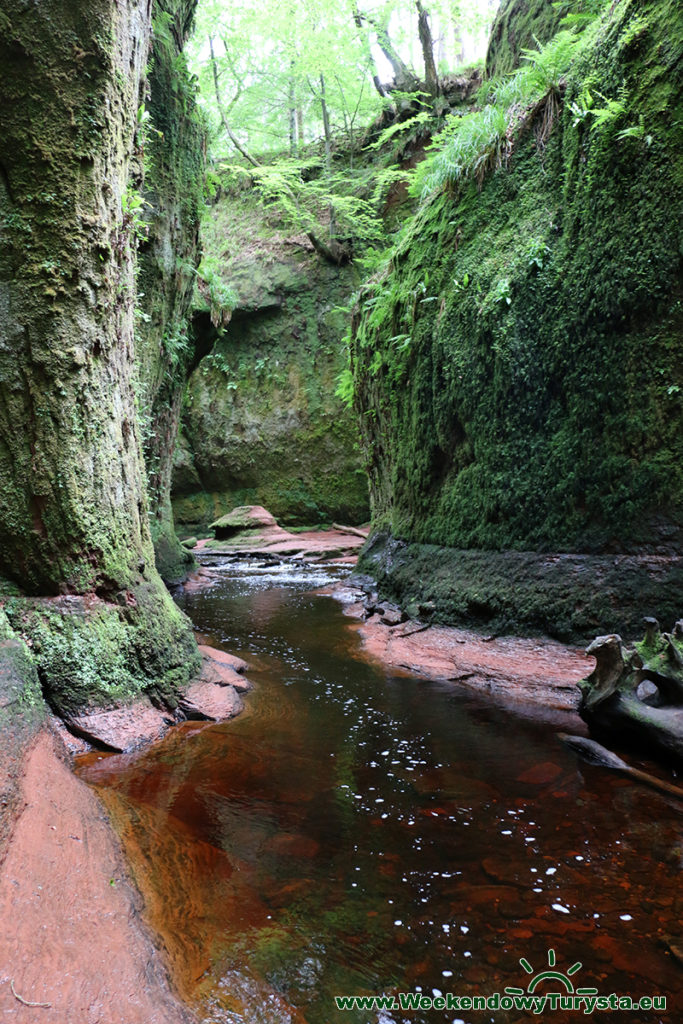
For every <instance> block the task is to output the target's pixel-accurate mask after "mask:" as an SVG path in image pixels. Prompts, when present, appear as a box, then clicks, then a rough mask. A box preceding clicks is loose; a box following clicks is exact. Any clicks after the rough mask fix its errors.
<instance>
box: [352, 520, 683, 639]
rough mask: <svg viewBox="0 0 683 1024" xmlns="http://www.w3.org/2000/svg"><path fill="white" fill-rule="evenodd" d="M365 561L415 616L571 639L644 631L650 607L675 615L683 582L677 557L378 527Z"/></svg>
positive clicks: (389, 594) (385, 592) (364, 567)
mask: <svg viewBox="0 0 683 1024" xmlns="http://www.w3.org/2000/svg"><path fill="white" fill-rule="evenodd" d="M359 570H360V571H361V572H367V573H370V574H371V575H372V576H373V578H374V579H375V580H376V581H377V583H378V586H379V590H380V593H381V595H382V597H383V598H389V599H391V600H393V601H396V602H397V603H398V604H400V605H401V606H402V607H403V608H405V609H406V611H407V612H408V613H409V614H410V615H411V616H413V617H415V618H419V619H423V620H425V621H427V622H436V623H452V622H458V623H461V624H466V625H468V626H474V627H477V628H484V629H485V630H486V631H487V633H495V634H500V633H510V634H514V633H517V634H520V633H521V634H537V633H547V634H548V635H550V636H553V637H556V638H557V639H558V640H562V641H564V642H572V643H587V642H589V641H590V640H592V639H593V638H594V637H595V635H596V633H598V634H599V633H610V632H614V633H619V634H621V635H622V636H623V637H635V636H639V635H640V634H641V633H642V621H643V616H644V615H654V614H655V613H656V614H657V615H658V616H659V615H661V616H662V618H663V619H664V620H665V621H672V619H673V617H675V616H676V615H678V614H679V611H680V593H681V587H682V586H683V567H681V564H680V560H676V559H660V558H657V557H656V556H654V557H652V558H650V559H648V558H647V557H644V556H628V555H620V556H616V557H615V556H614V555H586V554H561V555H557V554H555V555H550V556H548V555H544V554H537V553H535V552H528V551H502V552H498V551H481V550H474V551H463V550H457V549H454V548H445V547H437V546H435V545H428V544H407V543H405V542H404V541H397V540H394V539H392V538H391V537H390V536H389V535H388V534H382V533H376V534H374V535H373V538H372V540H371V541H370V543H369V544H368V545H366V547H365V548H364V549H363V552H362V555H361V559H360V562H359ZM639 650H640V645H639ZM652 653H654V652H652Z"/></svg>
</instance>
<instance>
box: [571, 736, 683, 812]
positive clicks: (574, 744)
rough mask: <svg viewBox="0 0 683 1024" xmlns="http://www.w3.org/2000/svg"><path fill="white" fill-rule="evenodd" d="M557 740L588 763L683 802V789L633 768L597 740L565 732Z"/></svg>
mask: <svg viewBox="0 0 683 1024" xmlns="http://www.w3.org/2000/svg"><path fill="white" fill-rule="evenodd" d="M557 738H558V739H559V740H561V741H562V743H564V745H565V746H566V747H570V748H571V749H572V750H576V751H577V752H578V753H579V754H580V755H581V756H582V757H584V758H585V759H586V761H590V763H591V764H597V765H600V766H601V767H602V768H611V769H612V771H615V772H622V774H624V775H628V776H630V777H631V778H632V779H636V781H638V782H642V783H644V784H645V785H646V786H651V787H652V789H658V790H659V791H660V792H661V793H666V794H667V795H668V796H675V797H676V799H678V800H683V789H681V788H680V787H679V786H674V785H673V783H672V782H667V781H666V779H658V778H657V776H656V775H650V773H649V772H643V771H641V770H640V768H632V767H631V765H630V764H627V763H626V761H623V760H622V759H621V758H620V757H617V755H616V754H614V753H613V752H612V751H611V750H608V749H607V748H606V747H603V746H601V744H600V743H596V742H595V740H589V739H586V737H585V736H570V735H568V734H567V733H565V732H558V734H557Z"/></svg>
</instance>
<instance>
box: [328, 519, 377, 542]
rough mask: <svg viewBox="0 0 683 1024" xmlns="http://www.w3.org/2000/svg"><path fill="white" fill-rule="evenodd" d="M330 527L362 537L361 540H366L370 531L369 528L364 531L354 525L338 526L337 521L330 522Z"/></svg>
mask: <svg viewBox="0 0 683 1024" xmlns="http://www.w3.org/2000/svg"><path fill="white" fill-rule="evenodd" d="M332 529H333V530H338V531H339V533H352V534H353V536H354V537H362V538H363V540H367V539H368V536H369V533H370V531H369V530H368V531H367V532H364V531H363V530H359V529H358V528H357V527H355V526H340V525H339V523H332Z"/></svg>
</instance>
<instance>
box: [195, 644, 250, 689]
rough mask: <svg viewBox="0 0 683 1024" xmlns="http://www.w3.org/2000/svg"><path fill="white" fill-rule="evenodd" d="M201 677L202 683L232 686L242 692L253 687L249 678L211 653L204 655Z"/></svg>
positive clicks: (237, 659)
mask: <svg viewBox="0 0 683 1024" xmlns="http://www.w3.org/2000/svg"><path fill="white" fill-rule="evenodd" d="M217 653H218V652H217ZM235 660H236V661H239V660H240V659H239V658H236V659H235ZM243 664H244V662H243ZM199 679H200V681H201V682H202V683H211V684H212V685H213V686H231V687H233V688H234V689H235V690H239V692H240V693H244V692H245V691H246V690H250V689H251V683H250V682H249V680H248V679H245V677H244V676H242V675H240V674H239V672H238V671H236V670H235V669H234V668H232V667H231V666H230V665H226V664H223V663H222V662H220V661H218V660H217V659H216V658H213V657H212V656H211V655H204V657H203V660H202V670H201V672H200V674H199Z"/></svg>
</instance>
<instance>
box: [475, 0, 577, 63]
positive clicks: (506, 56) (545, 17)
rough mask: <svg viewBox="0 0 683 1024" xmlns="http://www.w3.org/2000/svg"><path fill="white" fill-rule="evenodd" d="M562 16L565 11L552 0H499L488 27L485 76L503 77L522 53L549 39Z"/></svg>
mask: <svg viewBox="0 0 683 1024" xmlns="http://www.w3.org/2000/svg"><path fill="white" fill-rule="evenodd" d="M566 13H567V8H563V7H562V5H561V4H558V3H554V2H553V0H503V2H502V3H501V5H500V7H499V8H498V10H497V12H496V16H495V18H494V21H493V25H492V27H491V35H490V37H489V45H488V50H487V52H486V75H487V77H488V78H495V77H496V76H497V75H507V74H509V72H510V71H514V69H515V68H517V67H519V64H520V61H521V59H522V51H523V50H531V49H534V48H535V47H536V45H537V44H538V43H546V42H547V41H548V40H549V39H551V38H552V36H553V35H554V34H555V32H556V31H557V29H558V26H559V23H560V21H561V20H562V16H563V15H564V14H566Z"/></svg>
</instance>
